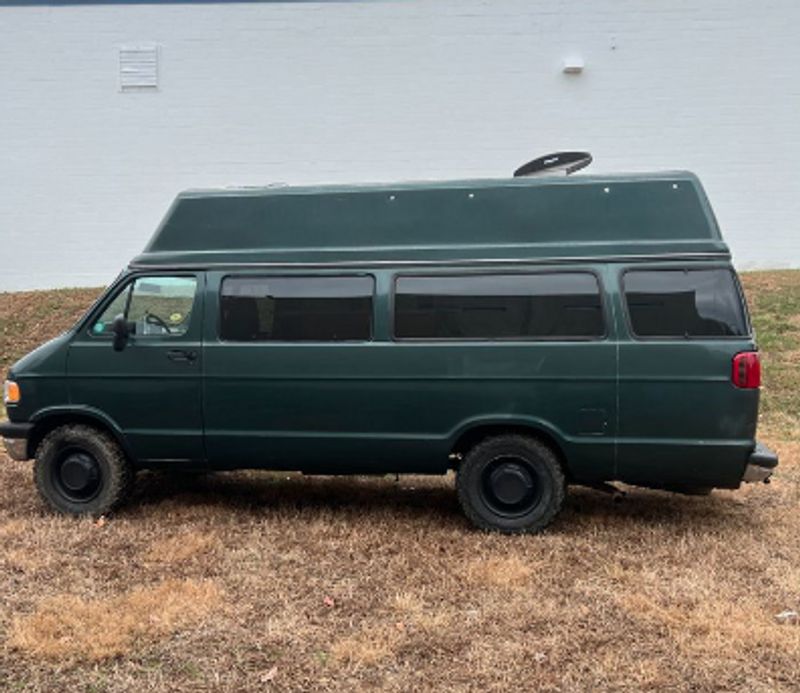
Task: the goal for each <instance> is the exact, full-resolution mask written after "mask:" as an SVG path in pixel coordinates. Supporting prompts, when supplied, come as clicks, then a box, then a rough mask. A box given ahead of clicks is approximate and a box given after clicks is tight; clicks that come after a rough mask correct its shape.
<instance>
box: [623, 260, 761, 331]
mask: <svg viewBox="0 0 800 693" xmlns="http://www.w3.org/2000/svg"><path fill="white" fill-rule="evenodd" d="M622 283H623V289H624V293H625V303H626V307H627V311H628V318H629V323H630V326H631V330H632V331H633V334H634V335H636V336H637V337H663V338H670V337H683V338H689V337H743V336H746V335H748V334H749V332H750V330H749V327H748V324H747V319H746V316H745V311H744V306H743V305H742V297H741V292H740V291H739V285H738V283H737V282H736V278H735V276H734V274H733V272H732V271H731V270H729V269H725V268H719V269H697V270H687V269H674V270H673V269H659V270H630V271H628V272H625V274H624V275H623V280H622Z"/></svg>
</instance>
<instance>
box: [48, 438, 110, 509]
mask: <svg viewBox="0 0 800 693" xmlns="http://www.w3.org/2000/svg"><path fill="white" fill-rule="evenodd" d="M53 480H54V482H55V484H56V486H57V487H58V489H59V491H61V493H62V494H63V495H64V496H65V497H66V498H68V499H69V500H71V501H76V502H86V501H89V500H91V499H92V498H94V497H95V496H96V495H97V494H98V492H99V491H100V482H101V473H100V465H99V464H97V460H96V459H95V458H94V457H93V456H92V455H90V454H89V453H88V452H86V451H84V450H71V451H66V452H65V453H64V454H63V455H62V456H61V459H60V460H59V462H58V465H57V467H56V469H55V475H54V479H53Z"/></svg>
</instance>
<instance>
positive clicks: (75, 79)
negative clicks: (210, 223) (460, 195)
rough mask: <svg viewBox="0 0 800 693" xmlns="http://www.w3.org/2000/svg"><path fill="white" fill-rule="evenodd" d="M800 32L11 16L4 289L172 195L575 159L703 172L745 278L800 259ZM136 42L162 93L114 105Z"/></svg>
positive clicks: (71, 270)
mask: <svg viewBox="0 0 800 693" xmlns="http://www.w3.org/2000/svg"><path fill="white" fill-rule="evenodd" d="M799 35H800V3H797V2H796V1H795V0H762V1H761V2H759V3H753V2H744V1H733V0H702V1H701V0H694V1H692V2H690V1H688V0H647V1H645V0H638V1H635V0H628V1H624V0H594V2H591V3H589V2H581V1H580V0H561V1H555V0H550V1H547V0H541V1H538V2H528V1H525V0H508V1H502V0H483V1H481V0H438V1H436V2H433V1H430V0H427V1H425V0H419V1H412V0H409V1H406V2H350V3H341V4H339V3H321V4H314V3H290V4H279V3H262V4H235V5H208V4H199V5H191V4H179V5H164V4H155V5H130V6H120V5H115V6H103V5H99V6H72V7H59V8H56V7H46V6H40V7H5V8H0V138H1V139H0V144H1V145H2V146H1V147H0V243H1V245H0V290H10V289H21V288H29V287H49V286H69V285H96V284H103V283H107V282H108V281H109V280H110V279H111V278H112V277H113V276H114V275H115V274H116V273H117V271H118V270H119V269H120V268H121V267H123V266H124V265H125V264H126V263H127V261H128V260H129V259H130V257H131V256H133V255H134V254H136V253H138V252H139V251H140V250H141V248H142V247H143V245H144V244H145V242H146V240H147V239H148V237H149V235H150V234H151V232H152V231H153V229H154V228H155V226H156V224H157V223H158V221H159V219H160V218H161V216H162V215H163V213H164V211H165V210H166V208H167V205H168V204H169V202H170V201H171V199H172V198H173V196H174V195H175V193H176V192H178V191H179V190H181V189H183V188H187V187H205V186H222V185H227V184H250V185H254V184H262V183H269V182H274V181H285V182H289V183H306V182H317V181H363V180H395V179H415V178H417V179H418V178H460V177H471V176H505V175H508V174H509V173H510V172H511V171H512V170H513V169H514V168H515V167H516V166H517V165H518V164H520V163H522V162H523V161H525V160H526V159H528V158H531V157H533V156H535V155H538V154H541V153H545V152H549V151H553V150H557V149H564V148H580V149H584V148H585V149H588V150H590V151H592V152H593V153H594V155H595V160H596V162H595V164H594V165H593V168H592V170H594V171H621V170H627V171H637V170H652V169H669V168H688V169H691V170H693V171H695V172H697V173H698V174H699V175H700V176H701V178H702V180H703V181H704V183H705V185H706V188H707V190H708V192H709V194H710V196H711V199H712V203H713V204H714V207H715V210H716V212H717V215H718V217H719V220H720V223H721V225H722V227H723V230H724V232H725V234H726V237H727V239H728V241H729V242H730V243H731V245H732V247H733V250H734V254H735V259H736V262H737V264H738V265H739V267H741V268H752V267H784V266H793V267H798V266H800V241H799V240H798V230H800V225H799V224H798V218H800V175H798V174H799V173H800V163H798V162H800V72H799V68H800V41H798V40H797V39H798V36H799ZM140 42H142V43H148V42H156V43H157V44H158V45H159V46H160V51H161V74H160V76H161V88H160V90H159V91H158V92H155V93H120V92H119V90H118V61H117V50H118V47H119V46H120V45H122V44H136V43H140ZM573 53H575V54H579V55H581V56H582V57H583V58H584V60H585V62H586V69H585V71H584V73H583V74H582V75H579V76H567V75H564V74H562V72H561V63H562V60H563V58H564V57H565V56H567V55H568V54H573Z"/></svg>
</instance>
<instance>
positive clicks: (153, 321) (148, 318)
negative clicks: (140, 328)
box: [144, 311, 172, 334]
mask: <svg viewBox="0 0 800 693" xmlns="http://www.w3.org/2000/svg"><path fill="white" fill-rule="evenodd" d="M144 321H145V322H146V323H149V324H150V325H158V326H159V327H162V328H164V329H165V330H166V331H167V334H172V330H171V329H169V325H167V323H166V322H164V320H162V319H161V318H160V317H158V315H156V314H155V313H150V312H149V311H148V312H146V313H145V314H144Z"/></svg>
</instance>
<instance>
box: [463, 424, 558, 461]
mask: <svg viewBox="0 0 800 693" xmlns="http://www.w3.org/2000/svg"><path fill="white" fill-rule="evenodd" d="M492 429H496V430H497V432H498V433H501V432H502V430H503V429H512V430H516V431H517V432H519V433H525V432H528V433H530V434H531V435H533V436H535V437H538V438H540V439H542V440H543V442H545V443H547V444H549V445H551V446H552V447H553V448H554V452H555V453H556V454H557V455H558V456H559V457H560V458H561V461H562V463H563V464H564V466H565V468H566V467H567V464H568V462H567V456H566V454H565V453H564V450H565V447H566V445H567V441H568V436H566V435H564V432H563V431H562V430H561V429H559V428H558V427H557V426H554V425H553V424H551V423H550V422H549V421H546V420H544V419H540V418H538V417H535V416H509V415H508V414H488V415H485V416H476V417H472V418H470V419H466V420H465V421H462V422H461V423H460V424H459V425H458V426H456V427H455V428H454V429H452V430H451V431H450V433H449V434H448V436H447V439H448V441H449V444H450V449H451V450H452V451H453V453H454V454H458V453H460V452H462V451H460V450H459V449H458V448H459V446H460V444H461V443H462V442H465V441H468V440H469V438H470V435H471V434H478V435H480V433H481V432H482V431H485V432H486V435H492ZM480 437H482V436H480Z"/></svg>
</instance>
